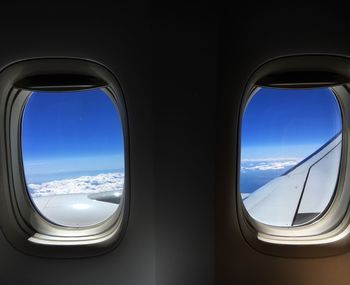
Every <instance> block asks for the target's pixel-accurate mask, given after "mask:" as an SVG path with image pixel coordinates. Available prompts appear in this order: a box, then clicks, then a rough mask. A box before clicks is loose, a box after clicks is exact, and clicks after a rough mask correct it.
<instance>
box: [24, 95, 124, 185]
mask: <svg viewBox="0 0 350 285" xmlns="http://www.w3.org/2000/svg"><path fill="white" fill-rule="evenodd" d="M22 154H23V163H24V168H25V174H26V178H27V180H32V179H31V177H35V179H36V180H38V179H39V177H40V176H43V177H44V176H45V175H50V177H51V178H53V177H54V176H55V173H56V174H57V177H59V173H74V172H76V173H78V172H79V174H82V173H83V172H87V173H88V172H89V171H90V172H91V171H103V170H120V169H123V168H124V143H123V132H122V124H121V120H120V116H119V114H118V111H117V109H116V106H115V105H114V103H113V102H112V100H111V99H110V98H109V96H108V95H107V94H106V93H104V91H102V90H101V89H93V90H85V91H75V92H33V93H32V95H31V96H30V98H29V100H28V103H27V105H26V107H25V110H24V113H23V120H22ZM51 178H50V179H51ZM39 180H40V179H39Z"/></svg>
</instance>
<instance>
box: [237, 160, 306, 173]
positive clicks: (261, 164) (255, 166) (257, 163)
mask: <svg viewBox="0 0 350 285" xmlns="http://www.w3.org/2000/svg"><path fill="white" fill-rule="evenodd" d="M298 162H299V160H296V159H293V160H280V159H278V160H260V159H259V160H249V161H244V162H242V165H241V170H242V171H247V170H261V171H264V170H280V169H285V168H287V167H291V166H294V165H296V164H297V163H298Z"/></svg>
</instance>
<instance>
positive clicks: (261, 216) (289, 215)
mask: <svg viewBox="0 0 350 285" xmlns="http://www.w3.org/2000/svg"><path fill="white" fill-rule="evenodd" d="M341 149H342V117H341V111H340V107H339V104H338V101H337V98H336V96H335V95H334V93H333V91H332V90H331V89H330V88H315V89H284V88H267V87H263V88H258V89H257V90H256V91H255V93H254V95H252V96H251V98H250V100H249V101H248V103H247V105H246V108H245V112H244V115H243V119H242V132H241V165H240V193H241V197H242V200H243V204H244V207H245V209H246V210H247V212H248V214H249V215H250V216H251V217H252V218H253V219H254V220H256V221H258V222H260V223H263V224H266V225H270V226H278V227H291V226H300V225H305V224H308V223H310V222H313V221H315V220H316V219H317V218H319V217H320V216H321V215H322V214H323V213H324V212H325V211H326V210H327V208H328V206H329V204H330V202H331V201H332V197H333V195H334V191H335V189H336V184H337V181H338V173H339V165H340V160H341Z"/></svg>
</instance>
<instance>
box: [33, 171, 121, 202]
mask: <svg viewBox="0 0 350 285" xmlns="http://www.w3.org/2000/svg"><path fill="white" fill-rule="evenodd" d="M27 186H28V190H29V193H30V195H31V197H32V198H36V197H43V196H50V195H63V194H81V193H88V194H92V193H101V192H107V191H118V192H120V194H121V193H122V191H123V188H124V173H122V172H115V173H106V174H98V175H96V176H81V177H78V178H73V179H62V180H54V181H50V182H45V183H41V184H33V183H32V184H28V185H27Z"/></svg>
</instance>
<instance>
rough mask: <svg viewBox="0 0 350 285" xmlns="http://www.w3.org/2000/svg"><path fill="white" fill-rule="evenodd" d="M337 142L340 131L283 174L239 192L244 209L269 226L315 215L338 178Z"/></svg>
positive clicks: (298, 221) (302, 220)
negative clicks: (250, 190) (249, 189)
mask: <svg viewBox="0 0 350 285" xmlns="http://www.w3.org/2000/svg"><path fill="white" fill-rule="evenodd" d="M341 142H342V134H341V133H340V134H337V135H336V136H335V137H333V138H332V139H331V140H329V141H328V142H327V143H325V144H324V145H323V146H322V147H320V148H319V149H318V150H317V151H315V152H314V153H313V154H311V155H310V156H309V157H307V158H306V159H304V160H303V161H301V162H300V163H298V164H297V165H296V166H294V167H293V168H291V169H290V170H289V171H287V172H286V173H284V174H283V175H281V176H279V177H277V178H275V179H273V180H271V181H270V182H268V183H266V184H265V185H264V186H262V187H260V188H259V189H257V190H256V191H255V192H253V193H251V194H247V193H242V199H243V203H244V206H245V208H246V209H247V211H248V213H249V214H250V215H251V216H252V217H253V218H254V219H255V220H257V221H259V222H261V223H264V224H269V225H273V226H297V225H301V224H304V223H306V222H309V221H311V220H313V219H314V218H316V217H317V216H318V215H319V214H321V213H322V212H323V211H324V210H325V209H326V207H327V205H328V203H329V201H330V200H331V198H332V195H333V192H334V189H335V186H336V183H337V180H338V172H339V161H340V155H341ZM243 194H246V195H243Z"/></svg>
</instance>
